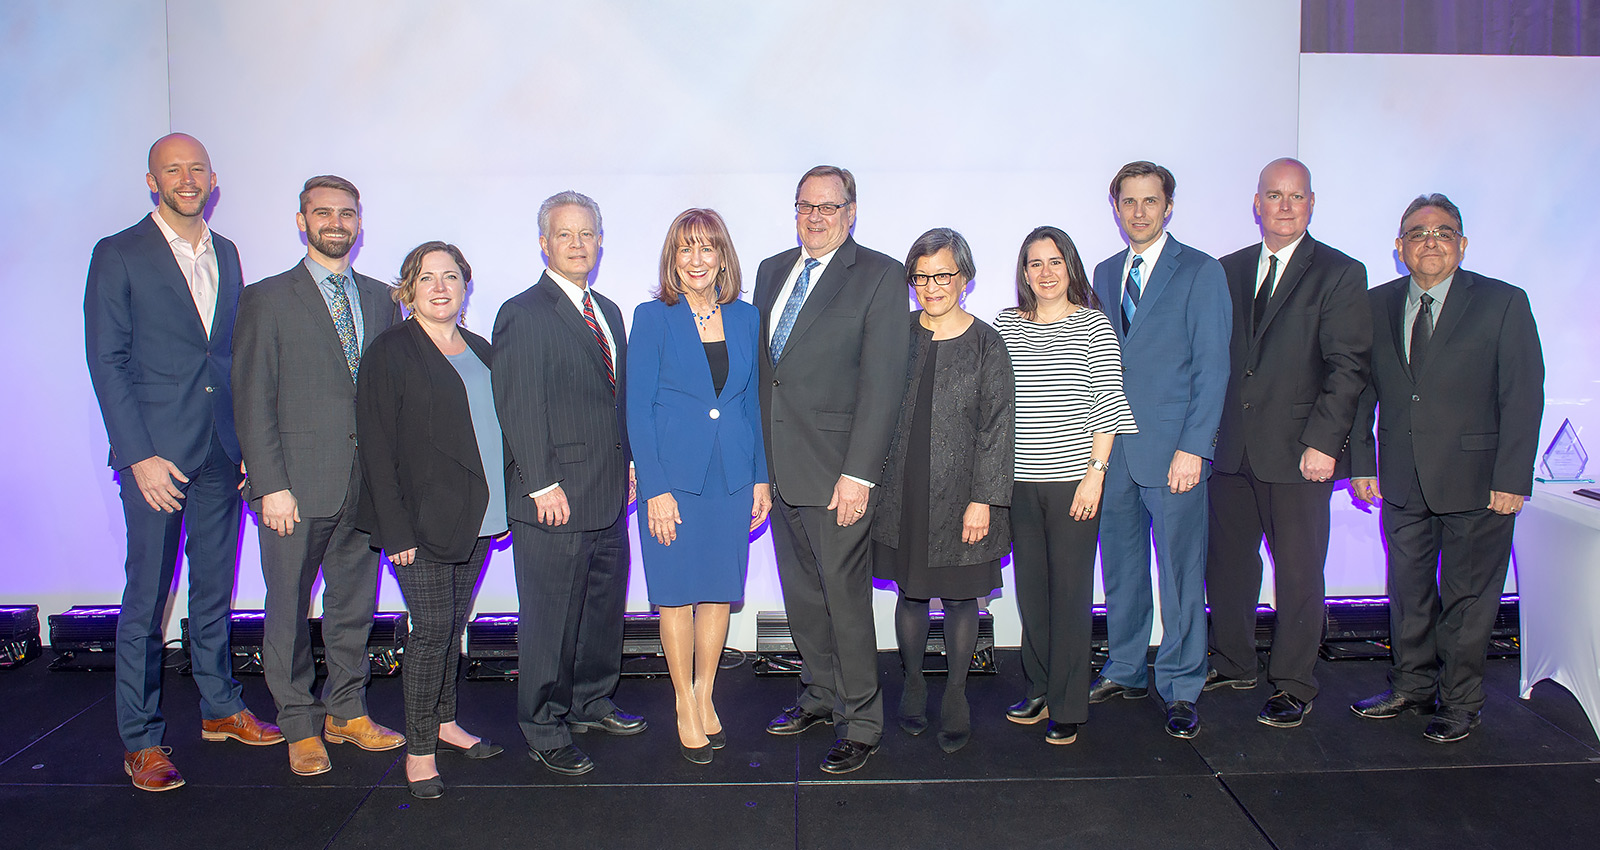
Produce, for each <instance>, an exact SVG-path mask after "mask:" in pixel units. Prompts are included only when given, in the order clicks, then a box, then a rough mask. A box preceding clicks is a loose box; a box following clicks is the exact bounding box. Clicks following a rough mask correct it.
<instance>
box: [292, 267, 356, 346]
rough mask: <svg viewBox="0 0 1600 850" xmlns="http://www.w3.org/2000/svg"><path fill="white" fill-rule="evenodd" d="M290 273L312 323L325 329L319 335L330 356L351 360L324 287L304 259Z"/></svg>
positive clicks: (296, 292) (295, 290)
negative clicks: (318, 284)
mask: <svg viewBox="0 0 1600 850" xmlns="http://www.w3.org/2000/svg"><path fill="white" fill-rule="evenodd" d="M289 274H290V275H291V276H292V277H293V279H294V294H295V295H296V296H298V297H299V299H300V303H301V305H302V306H304V307H305V308H306V311H307V312H308V313H310V314H311V323H312V324H314V325H316V326H317V327H319V328H321V329H322V330H323V331H325V333H319V334H317V336H318V337H320V338H321V339H322V341H323V344H324V345H325V346H326V347H327V349H328V354H329V356H331V357H333V358H334V359H335V360H337V361H338V362H339V363H345V364H348V362H349V361H348V360H346V358H345V356H344V343H341V342H340V341H339V329H338V328H337V327H335V326H334V324H333V313H332V312H330V311H329V309H328V301H327V299H325V298H323V297H322V287H320V286H317V282H316V281H315V280H313V279H312V277H311V272H310V271H308V270H307V269H306V264H305V262H304V261H301V262H299V263H297V264H296V265H295V267H294V268H293V269H291V270H290V271H289ZM363 309H364V308H363ZM347 368H348V366H347Z"/></svg>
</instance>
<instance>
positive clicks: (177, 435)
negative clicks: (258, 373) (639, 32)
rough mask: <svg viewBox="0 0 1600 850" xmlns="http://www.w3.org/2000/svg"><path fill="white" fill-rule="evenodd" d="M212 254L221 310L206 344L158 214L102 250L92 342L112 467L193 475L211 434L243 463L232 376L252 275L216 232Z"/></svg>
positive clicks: (91, 291) (93, 275)
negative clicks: (236, 333)
mask: <svg viewBox="0 0 1600 850" xmlns="http://www.w3.org/2000/svg"><path fill="white" fill-rule="evenodd" d="M151 215H154V213H152V214H151ZM211 247H212V250H214V251H215V252H216V258H217V309H216V314H215V316H214V318H213V319H212V322H211V336H210V338H207V337H206V330H205V325H203V324H201V322H200V314H199V313H197V312H195V309H194V296H193V295H191V294H190V292H189V284H188V282H187V281H186V280H184V277H183V272H182V271H181V270H179V269H178V263H177V261H176V260H174V259H173V258H172V248H171V247H170V246H168V245H167V240H166V239H165V238H164V237H163V236H162V234H161V228H159V227H157V226H156V223H155V222H154V221H152V220H151V219H150V216H148V215H147V216H145V217H144V218H143V219H141V220H140V221H139V223H138V224H135V225H134V226H132V227H130V228H128V229H127V230H124V231H122V232H121V233H117V234H115V235H112V236H107V237H106V238H104V239H102V240H100V243H99V244H98V245H95V246H94V256H93V257H92V258H91V259H90V260H89V283H88V286H87V287H86V289H85V291H84V296H83V324H84V331H85V333H84V339H85V342H86V343H87V354H88V361H89V379H90V380H91V381H92V382H93V383H94V393H95V396H96V397H98V398H99V400H100V414H101V416H103V417H104V418H105V422H106V434H107V436H109V437H110V438H111V456H110V466H111V468H113V469H126V468H128V467H129V466H132V465H133V464H135V463H138V462H139V461H141V460H146V459H148V458H151V457H154V456H157V455H159V456H161V457H164V458H166V459H167V460H169V461H172V463H173V464H174V465H175V466H177V467H178V468H179V469H181V470H183V471H184V472H185V473H190V472H193V471H195V470H196V469H199V468H200V465H201V464H202V463H204V462H205V459H206V453H207V452H209V451H210V450H211V436H212V434H215V435H216V436H217V439H218V440H220V441H221V442H222V448H223V449H224V450H225V451H226V452H227V453H228V457H229V458H231V459H232V460H233V462H234V463H238V462H239V438H238V436H237V435H236V434H235V432H234V427H233V391H232V384H231V383H230V373H231V371H232V368H233V320H234V315H235V313H236V312H237V310H238V307H239V292H240V290H241V289H243V288H244V275H243V272H242V271H241V270H240V268H239V249H237V248H235V247H234V246H233V243H232V242H229V241H228V240H226V239H224V238H222V237H221V236H220V235H218V234H217V233H216V232H215V231H213V232H212V234H211Z"/></svg>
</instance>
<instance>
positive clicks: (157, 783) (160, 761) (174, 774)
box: [122, 747, 183, 791]
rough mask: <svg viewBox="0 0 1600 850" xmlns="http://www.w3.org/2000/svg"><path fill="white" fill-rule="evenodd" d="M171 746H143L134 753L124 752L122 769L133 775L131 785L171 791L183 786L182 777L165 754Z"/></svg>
mask: <svg viewBox="0 0 1600 850" xmlns="http://www.w3.org/2000/svg"><path fill="white" fill-rule="evenodd" d="M171 752H172V748H171V747H145V748H144V749H142V750H140V751H138V752H136V753H124V754H123V756H122V770H123V772H124V773H126V774H128V775H129V776H131V777H133V787H135V788H137V789H139V790H140V791H171V790H172V789H174V788H181V787H183V777H182V776H180V775H179V774H178V769H177V768H176V767H173V766H172V759H169V758H167V755H168V754H170V753H171Z"/></svg>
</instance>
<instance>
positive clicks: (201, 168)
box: [144, 133, 217, 235]
mask: <svg viewBox="0 0 1600 850" xmlns="http://www.w3.org/2000/svg"><path fill="white" fill-rule="evenodd" d="M144 179H145V184H146V185H148V186H149V187H150V191H151V192H154V193H155V194H156V195H157V196H158V197H159V198H160V206H159V207H157V211H158V212H159V213H160V214H161V216H162V218H164V219H165V220H166V222H167V223H168V224H169V225H171V226H172V227H173V228H174V229H175V230H177V231H178V232H179V233H180V234H185V235H188V233H187V232H186V231H187V230H188V229H189V228H193V229H195V230H198V229H199V228H200V224H201V218H200V215H201V213H203V212H204V211H205V208H206V202H207V201H209V200H211V190H213V189H215V188H217V175H215V174H213V173H212V172H211V155H210V154H208V153H206V147H205V145H202V144H200V141H199V140H198V139H196V138H195V137H193V136H189V135H185V134H183V133H173V134H171V135H169V136H162V137H161V138H159V139H157V140H156V143H155V144H153V145H151V146H150V173H148V174H146V175H145V178H144Z"/></svg>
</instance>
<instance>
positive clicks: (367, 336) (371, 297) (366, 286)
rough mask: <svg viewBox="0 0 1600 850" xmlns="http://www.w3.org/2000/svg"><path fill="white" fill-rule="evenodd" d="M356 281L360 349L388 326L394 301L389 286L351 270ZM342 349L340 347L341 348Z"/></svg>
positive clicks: (370, 342)
mask: <svg viewBox="0 0 1600 850" xmlns="http://www.w3.org/2000/svg"><path fill="white" fill-rule="evenodd" d="M350 274H351V275H353V276H354V277H353V279H354V280H355V282H356V292H358V293H360V294H361V325H362V330H363V331H364V333H362V335H361V349H362V350H363V351H365V350H366V348H367V346H369V345H371V344H372V339H373V337H376V336H377V335H378V334H381V333H383V332H384V331H385V330H386V329H388V327H389V317H390V316H393V315H394V301H393V300H392V299H390V298H389V292H388V290H389V288H388V287H387V286H384V285H383V284H381V283H379V282H378V281H376V280H373V279H372V278H370V277H367V276H365V275H360V274H356V273H355V270H353V269H352V270H351V272H350ZM341 350H342V349H341Z"/></svg>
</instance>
